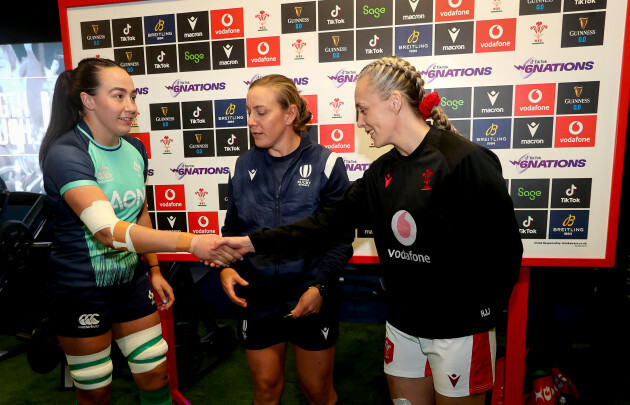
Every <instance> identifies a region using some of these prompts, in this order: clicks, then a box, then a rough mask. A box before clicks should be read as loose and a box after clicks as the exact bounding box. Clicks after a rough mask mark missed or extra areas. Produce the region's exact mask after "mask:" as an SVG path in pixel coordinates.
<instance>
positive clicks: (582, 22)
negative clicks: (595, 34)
mask: <svg viewBox="0 0 630 405" xmlns="http://www.w3.org/2000/svg"><path fill="white" fill-rule="evenodd" d="M587 25H588V17H580V27H581V28H582V29H585V28H586V26H587Z"/></svg>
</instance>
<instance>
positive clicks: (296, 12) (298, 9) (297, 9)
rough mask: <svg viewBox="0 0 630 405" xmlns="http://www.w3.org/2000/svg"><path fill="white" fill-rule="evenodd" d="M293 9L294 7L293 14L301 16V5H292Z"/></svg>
mask: <svg viewBox="0 0 630 405" xmlns="http://www.w3.org/2000/svg"><path fill="white" fill-rule="evenodd" d="M294 9H295V15H296V16H298V17H301V16H302V7H301V6H296V7H294Z"/></svg>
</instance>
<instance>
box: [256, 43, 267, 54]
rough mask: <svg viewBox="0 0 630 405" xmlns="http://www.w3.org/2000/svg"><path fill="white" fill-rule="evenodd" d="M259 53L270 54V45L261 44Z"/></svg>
mask: <svg viewBox="0 0 630 405" xmlns="http://www.w3.org/2000/svg"><path fill="white" fill-rule="evenodd" d="M258 53H259V54H261V55H266V54H268V53H269V44H268V43H266V42H261V43H259V44H258Z"/></svg>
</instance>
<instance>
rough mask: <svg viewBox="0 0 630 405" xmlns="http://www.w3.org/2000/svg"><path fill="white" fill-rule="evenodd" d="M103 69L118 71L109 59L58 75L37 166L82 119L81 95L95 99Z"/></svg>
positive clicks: (89, 61) (91, 61) (87, 61)
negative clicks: (49, 150)
mask: <svg viewBox="0 0 630 405" xmlns="http://www.w3.org/2000/svg"><path fill="white" fill-rule="evenodd" d="M107 67H118V68H120V66H118V64H117V63H116V62H114V61H112V60H109V59H100V58H87V59H83V60H82V61H81V62H79V65H78V66H77V67H76V68H75V69H73V70H66V71H64V72H63V73H61V74H60V75H59V77H58V78H57V82H56V83H55V92H54V94H53V99H52V107H51V111H50V122H49V124H48V128H47V129H46V133H45V134H44V139H43V140H42V144H41V146H40V148H39V165H40V167H41V166H42V165H43V163H44V160H45V159H46V153H47V150H48V148H49V147H50V145H51V143H52V142H53V141H54V140H55V139H57V138H59V137H60V136H61V135H63V134H65V133H66V132H68V131H70V130H71V129H73V128H74V127H75V126H76V125H77V123H78V122H79V120H80V119H81V117H82V116H83V103H82V102H81V93H83V92H85V93H87V94H89V95H92V96H93V95H95V94H96V91H97V90H98V88H99V86H100V85H101V81H100V76H99V74H98V73H99V71H100V69H103V68H107Z"/></svg>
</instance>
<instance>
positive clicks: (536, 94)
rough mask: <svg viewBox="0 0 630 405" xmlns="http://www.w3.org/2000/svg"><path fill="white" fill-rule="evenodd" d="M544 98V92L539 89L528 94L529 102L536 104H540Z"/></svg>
mask: <svg viewBox="0 0 630 405" xmlns="http://www.w3.org/2000/svg"><path fill="white" fill-rule="evenodd" d="M542 97H543V94H542V91H540V90H539V89H533V90H532V91H530V92H529V94H527V99H528V100H529V102H530V103H534V104H536V103H539V102H540V100H542Z"/></svg>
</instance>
